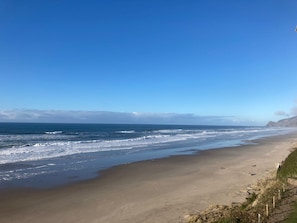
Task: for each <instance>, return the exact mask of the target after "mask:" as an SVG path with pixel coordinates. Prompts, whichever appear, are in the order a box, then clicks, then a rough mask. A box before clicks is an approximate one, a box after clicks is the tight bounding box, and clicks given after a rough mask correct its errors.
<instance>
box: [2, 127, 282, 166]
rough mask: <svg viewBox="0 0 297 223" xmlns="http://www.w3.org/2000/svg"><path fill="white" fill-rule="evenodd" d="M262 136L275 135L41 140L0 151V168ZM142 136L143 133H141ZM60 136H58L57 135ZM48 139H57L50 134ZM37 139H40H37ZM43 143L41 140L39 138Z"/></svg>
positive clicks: (226, 132)
mask: <svg viewBox="0 0 297 223" xmlns="http://www.w3.org/2000/svg"><path fill="white" fill-rule="evenodd" d="M259 132H262V133H261V134H262V135H269V134H272V133H273V132H279V131H275V130H273V129H270V130H269V129H263V128H262V129H261V128H250V129H248V128H245V129H232V128H230V129H219V130H191V129H190V130H183V129H163V130H156V131H151V132H147V133H146V134H145V135H143V136H141V137H136V138H132V137H131V138H128V139H92V140H76V141H74V140H72V139H71V140H69V138H66V139H65V140H61V138H59V141H58V140H52V139H51V140H50V141H49V140H44V141H42V140H41V141H38V142H34V143H31V144H26V145H23V146H14V147H10V148H8V147H7V148H1V149H0V164H8V163H17V162H25V161H36V160H42V159H51V158H57V157H63V156H71V155H75V154H82V153H94V152H107V151H120V150H122V151H124V150H133V149H137V150H139V149H141V150H146V149H148V150H149V149H151V148H152V147H153V146H160V145H164V144H168V145H169V144H170V143H172V145H174V143H175V142H182V141H185V140H192V141H193V142H195V143H197V146H199V142H201V140H203V141H204V143H207V142H210V141H212V143H213V140H230V139H235V138H236V139H238V140H246V139H249V138H251V137H255V136H258V135H261V134H259ZM143 134H144V133H143ZM58 135H59V134H58ZM48 136H57V135H56V134H49V135H48ZM38 137H40V136H38ZM42 139H44V138H42Z"/></svg>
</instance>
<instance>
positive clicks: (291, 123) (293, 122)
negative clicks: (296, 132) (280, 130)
mask: <svg viewBox="0 0 297 223" xmlns="http://www.w3.org/2000/svg"><path fill="white" fill-rule="evenodd" d="M266 126H267V127H297V116H295V117H292V118H286V119H282V120H279V121H278V122H272V121H271V122H268V123H267V125H266Z"/></svg>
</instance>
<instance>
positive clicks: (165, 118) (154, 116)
mask: <svg viewBox="0 0 297 223" xmlns="http://www.w3.org/2000/svg"><path fill="white" fill-rule="evenodd" d="M0 122H50V123H114V124H116V123H118V124H121V123H122V124H128V123H129V124H194V125H195V124H196V125H252V124H256V123H251V122H249V121H247V120H241V119H238V118H236V117H233V116H199V115H195V114H176V113H141V112H131V113H129V112H110V111H60V110H29V109H23V110H21V109H15V110H0Z"/></svg>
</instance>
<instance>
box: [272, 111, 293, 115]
mask: <svg viewBox="0 0 297 223" xmlns="http://www.w3.org/2000/svg"><path fill="white" fill-rule="evenodd" d="M274 114H275V115H278V116H289V114H287V113H286V112H284V111H276V112H275V113H274Z"/></svg>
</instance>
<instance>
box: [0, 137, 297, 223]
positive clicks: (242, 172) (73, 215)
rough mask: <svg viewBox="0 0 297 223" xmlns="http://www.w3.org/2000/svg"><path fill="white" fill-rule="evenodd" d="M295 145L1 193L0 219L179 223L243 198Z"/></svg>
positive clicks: (218, 153)
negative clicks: (195, 214)
mask: <svg viewBox="0 0 297 223" xmlns="http://www.w3.org/2000/svg"><path fill="white" fill-rule="evenodd" d="M294 147H297V135H296V133H295V134H289V135H284V136H276V137H270V138H265V139H261V140H258V141H255V144H253V145H244V146H240V147H232V148H223V149H213V150H207V151H203V152H200V153H199V154H197V155H188V156H174V157H169V158H164V159H158V160H151V161H144V162H137V163H132V164H126V165H121V166H117V167H114V168H111V169H108V170H105V171H103V172H101V173H100V176H99V177H98V178H96V179H93V180H88V181H84V182H79V183H75V184H71V185H66V186H63V187H58V188H53V189H47V190H36V189H34V190H33V189H17V190H16V189H14V190H5V191H1V192H0V198H1V203H0V222H2V223H6V222H7V223H16V222H22V223H23V222H24V223H25V222H28V223H29V222H30V223H41V222H44V223H46V222H48V223H52V222H56V223H59V222H88V223H95V222H96V223H98V222H110V223H115V222H121V223H128V222H129V223H131V222H147V223H151V222H158V223H165V222H171V223H173V222H182V221H183V218H184V216H185V215H187V214H189V213H195V212H197V211H199V210H204V209H206V208H207V207H209V206H210V205H211V204H227V205H228V204H231V203H232V202H242V201H244V200H245V197H246V191H247V188H248V187H249V186H250V185H252V184H255V183H256V182H257V181H258V180H259V179H263V178H265V177H267V176H268V175H269V173H271V171H273V170H274V169H275V164H276V163H279V162H281V161H282V160H284V159H285V158H286V156H287V155H288V154H289V153H290V150H291V149H292V148H294Z"/></svg>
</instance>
